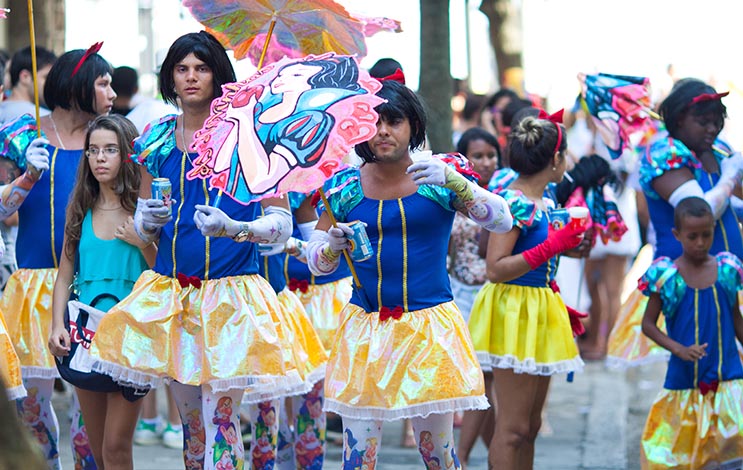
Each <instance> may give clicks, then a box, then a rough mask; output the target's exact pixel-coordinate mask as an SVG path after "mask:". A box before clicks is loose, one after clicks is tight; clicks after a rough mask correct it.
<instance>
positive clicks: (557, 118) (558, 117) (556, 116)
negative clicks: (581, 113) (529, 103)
mask: <svg viewBox="0 0 743 470" xmlns="http://www.w3.org/2000/svg"><path fill="white" fill-rule="evenodd" d="M564 113H565V109H561V110H559V111H557V112H555V113H553V114H547V112H546V111H545V110H543V109H540V110H539V116H537V117H538V118H539V119H546V120H548V121H549V122H551V123H552V124H554V125H555V127H556V128H557V143H556V144H555V151H554V152H552V153H557V152H558V151H559V150H560V144H562V128H561V127H560V124H562V115H563V114H564Z"/></svg>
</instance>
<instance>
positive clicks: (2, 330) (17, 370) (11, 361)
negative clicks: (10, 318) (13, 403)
mask: <svg viewBox="0 0 743 470" xmlns="http://www.w3.org/2000/svg"><path fill="white" fill-rule="evenodd" d="M0 378H2V379H3V384H4V385H5V393H6V394H7V395H8V399H9V400H15V399H18V398H23V397H25V396H26V389H25V388H24V387H23V379H22V378H21V361H19V360H18V355H17V354H16V353H15V348H14V347H13V343H12V342H11V341H10V337H9V336H8V328H7V326H6V325H5V319H4V318H3V314H2V312H0Z"/></svg>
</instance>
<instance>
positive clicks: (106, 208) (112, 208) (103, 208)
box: [95, 204, 121, 211]
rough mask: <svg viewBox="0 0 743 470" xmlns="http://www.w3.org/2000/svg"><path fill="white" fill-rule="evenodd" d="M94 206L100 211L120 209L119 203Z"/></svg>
mask: <svg viewBox="0 0 743 470" xmlns="http://www.w3.org/2000/svg"><path fill="white" fill-rule="evenodd" d="M95 208H96V209H98V210H102V211H117V210H119V209H121V204H119V205H118V206H116V207H101V206H100V205H96V206H95Z"/></svg>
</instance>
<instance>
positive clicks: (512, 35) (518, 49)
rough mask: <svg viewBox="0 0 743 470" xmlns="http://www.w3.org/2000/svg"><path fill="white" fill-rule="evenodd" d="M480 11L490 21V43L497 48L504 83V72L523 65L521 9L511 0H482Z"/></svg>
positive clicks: (499, 80)
mask: <svg viewBox="0 0 743 470" xmlns="http://www.w3.org/2000/svg"><path fill="white" fill-rule="evenodd" d="M480 11H481V12H482V13H483V14H484V15H485V16H487V17H488V20H489V21H490V43H491V44H492V45H493V49H494V50H495V63H496V64H497V66H498V83H500V84H501V85H503V81H504V79H503V72H504V71H505V70H507V69H509V68H513V67H519V68H520V67H521V66H522V60H521V53H522V52H523V41H522V29H521V11H520V10H519V9H518V8H517V7H515V6H514V5H513V4H512V3H511V0H482V3H480Z"/></svg>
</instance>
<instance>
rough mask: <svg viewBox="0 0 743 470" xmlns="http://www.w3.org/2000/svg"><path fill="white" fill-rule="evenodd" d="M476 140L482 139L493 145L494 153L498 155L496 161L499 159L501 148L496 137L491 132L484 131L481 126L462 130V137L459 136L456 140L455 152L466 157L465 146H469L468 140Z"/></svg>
mask: <svg viewBox="0 0 743 470" xmlns="http://www.w3.org/2000/svg"><path fill="white" fill-rule="evenodd" d="M476 140H482V141H484V142H486V143H487V144H490V145H492V146H493V147H495V154H496V156H497V157H498V161H500V157H501V148H500V144H499V143H498V139H496V138H495V136H494V135H493V134H491V133H490V132H488V131H486V130H485V129H483V128H482V127H472V128H470V129H467V130H466V131H464V134H462V137H460V138H459V141H458V142H457V153H461V154H462V155H464V156H465V157H466V156H467V148H468V147H469V146H470V142H474V141H476Z"/></svg>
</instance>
